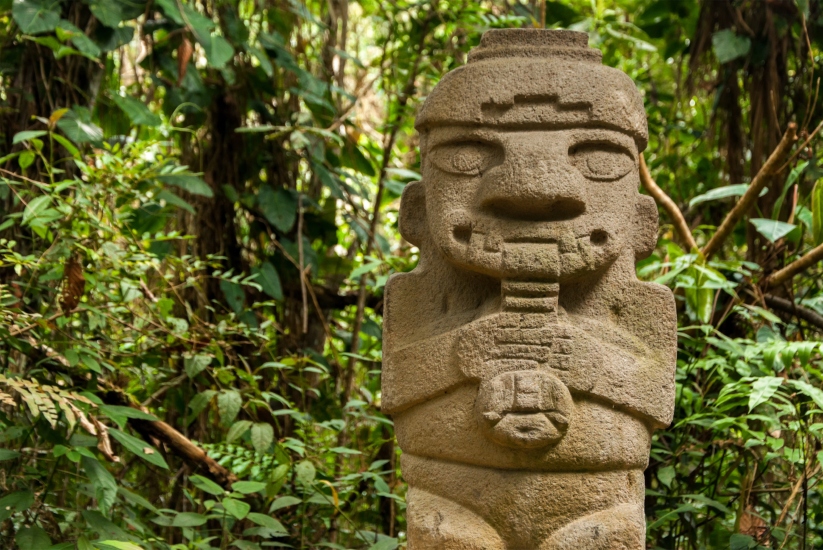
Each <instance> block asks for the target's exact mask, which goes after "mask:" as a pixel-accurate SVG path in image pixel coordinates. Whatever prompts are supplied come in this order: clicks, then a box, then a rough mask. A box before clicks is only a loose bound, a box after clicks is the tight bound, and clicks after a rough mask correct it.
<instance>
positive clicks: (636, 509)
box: [540, 504, 646, 550]
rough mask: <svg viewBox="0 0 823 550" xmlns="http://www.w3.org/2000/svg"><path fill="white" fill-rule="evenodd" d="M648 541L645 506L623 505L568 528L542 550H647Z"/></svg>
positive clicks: (550, 540)
mask: <svg viewBox="0 0 823 550" xmlns="http://www.w3.org/2000/svg"><path fill="white" fill-rule="evenodd" d="M645 541H646V521H645V513H644V511H643V508H642V506H638V505H635V504H621V505H620V506H615V507H614V508H609V509H608V510H601V511H600V512H597V513H595V514H591V515H588V516H585V517H582V518H580V519H578V520H575V521H573V522H572V523H570V524H568V525H566V526H564V527H563V528H562V529H560V530H559V531H556V532H555V533H553V534H552V536H551V537H550V538H549V540H547V541H546V542H545V543H544V544H543V545H541V546H540V550H643V549H644V548H646V543H645Z"/></svg>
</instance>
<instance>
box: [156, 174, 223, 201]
mask: <svg viewBox="0 0 823 550" xmlns="http://www.w3.org/2000/svg"><path fill="white" fill-rule="evenodd" d="M157 179H159V180H160V181H162V182H163V183H167V184H169V185H174V186H176V187H179V188H180V189H183V190H185V191H188V192H189V193H191V194H193V195H202V196H204V197H209V198H211V197H213V196H214V192H213V191H212V190H211V187H209V184H208V183H206V182H205V181H203V180H202V179H201V178H200V177H199V176H196V175H194V174H166V175H163V176H158V178H157Z"/></svg>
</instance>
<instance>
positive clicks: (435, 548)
mask: <svg viewBox="0 0 823 550" xmlns="http://www.w3.org/2000/svg"><path fill="white" fill-rule="evenodd" d="M406 501H407V502H408V508H407V509H406V520H407V524H408V530H407V533H408V541H409V543H408V550H506V545H505V544H504V543H503V540H502V539H501V538H500V535H498V534H497V531H495V529H494V528H493V527H492V526H491V525H489V524H488V523H487V522H486V521H485V520H484V519H483V518H481V517H480V516H478V515H477V514H476V513H474V512H472V511H471V510H469V509H468V508H465V507H464V506H461V505H460V504H457V503H456V502H454V501H451V500H449V499H446V498H443V497H439V496H437V495H433V494H431V493H429V492H427V491H424V490H422V489H416V488H414V487H411V488H409V492H408V494H407V495H406Z"/></svg>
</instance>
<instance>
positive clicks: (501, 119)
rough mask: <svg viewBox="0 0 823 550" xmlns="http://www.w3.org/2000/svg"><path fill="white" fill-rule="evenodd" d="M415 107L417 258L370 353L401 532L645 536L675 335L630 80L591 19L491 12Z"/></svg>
mask: <svg viewBox="0 0 823 550" xmlns="http://www.w3.org/2000/svg"><path fill="white" fill-rule="evenodd" d="M417 128H418V130H419V131H420V134H421V153H422V155H423V168H422V170H423V179H422V180H421V181H420V182H417V183H412V184H410V185H409V186H408V187H407V188H406V190H405V192H404V194H403V199H402V204H401V213H400V216H401V218H400V229H401V232H402V234H403V236H404V237H405V238H406V239H407V240H409V241H410V242H412V243H414V244H416V245H417V246H419V248H420V263H419V265H418V267H417V268H416V269H415V270H414V271H412V272H411V273H407V274H402V275H396V276H394V277H392V279H391V280H390V281H389V283H388V287H387V293H386V311H385V322H386V331H385V343H384V345H385V349H384V364H383V409H384V410H385V412H387V413H389V414H391V415H392V416H393V418H394V421H395V427H396V433H397V439H398V442H399V443H400V446H401V447H402V449H403V451H404V455H403V459H402V467H403V474H404V476H405V478H406V480H407V481H408V483H409V486H410V489H409V493H408V514H407V519H408V537H409V548H410V550H426V549H477V550H494V549H501V550H503V549H505V550H532V549H533V550H550V549H551V550H560V549H574V550H584V549H598V550H599V549H627V550H628V549H631V550H634V549H640V548H644V547H645V546H644V528H645V520H644V512H643V493H644V484H643V470H644V469H645V467H646V466H647V464H648V454H649V446H650V442H651V434H652V432H653V431H654V430H655V429H656V428H660V427H663V426H666V425H667V424H669V422H671V419H672V412H673V408H674V364H675V355H676V347H677V342H676V324H675V311H674V300H673V297H672V295H671V292H670V291H669V290H668V289H666V288H665V287H662V286H659V285H654V284H650V283H644V282H640V281H638V280H637V278H636V276H635V267H634V264H635V261H637V260H639V259H642V258H644V257H646V256H648V255H649V254H650V253H651V251H652V249H653V248H654V245H655V241H656V237H657V209H656V207H655V204H654V202H653V201H652V199H651V198H649V197H646V196H642V195H640V193H639V192H638V187H639V185H640V180H639V172H638V162H639V161H638V159H639V155H640V154H641V152H642V151H643V149H644V148H645V147H646V143H647V139H648V136H647V127H646V118H645V115H644V113H643V102H642V99H641V97H640V95H639V93H638V92H637V89H636V88H635V86H634V84H633V83H632V81H631V79H629V77H628V76H626V75H625V74H623V73H622V72H620V71H618V70H615V69H613V68H610V67H604V66H603V65H601V63H600V53H599V52H598V51H596V50H592V49H589V48H588V46H587V36H586V35H585V34H583V33H575V32H569V31H546V30H522V29H518V30H496V31H489V32H488V33H486V34H485V35H484V36H483V39H482V41H481V43H480V46H479V47H478V48H476V49H475V50H474V51H472V53H471V54H470V55H469V63H468V64H467V65H466V66H464V67H461V68H459V69H457V70H455V71H453V72H451V73H449V74H447V75H446V76H444V77H443V79H442V81H441V82H440V84H438V86H437V87H436V88H435V89H434V90H433V92H432V93H431V95H430V96H429V98H428V99H427V101H426V103H425V104H424V106H423V107H422V109H421V111H420V114H419V116H418V119H417Z"/></svg>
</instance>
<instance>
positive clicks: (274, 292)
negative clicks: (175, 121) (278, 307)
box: [252, 261, 283, 300]
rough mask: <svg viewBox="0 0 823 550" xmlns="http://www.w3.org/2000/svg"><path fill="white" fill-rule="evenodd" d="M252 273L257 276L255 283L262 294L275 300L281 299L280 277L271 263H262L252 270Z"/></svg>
mask: <svg viewBox="0 0 823 550" xmlns="http://www.w3.org/2000/svg"><path fill="white" fill-rule="evenodd" d="M252 273H256V274H257V278H256V279H255V282H256V283H258V284H259V285H260V287H261V288H262V289H263V292H265V293H266V294H268V295H269V296H271V297H272V298H274V299H275V300H282V299H283V287H282V286H281V284H280V276H279V275H278V274H277V270H276V269H275V268H274V266H273V265H272V264H271V262H268V261H266V262H263V263H262V264H261V265H260V267H254V268H252Z"/></svg>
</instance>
